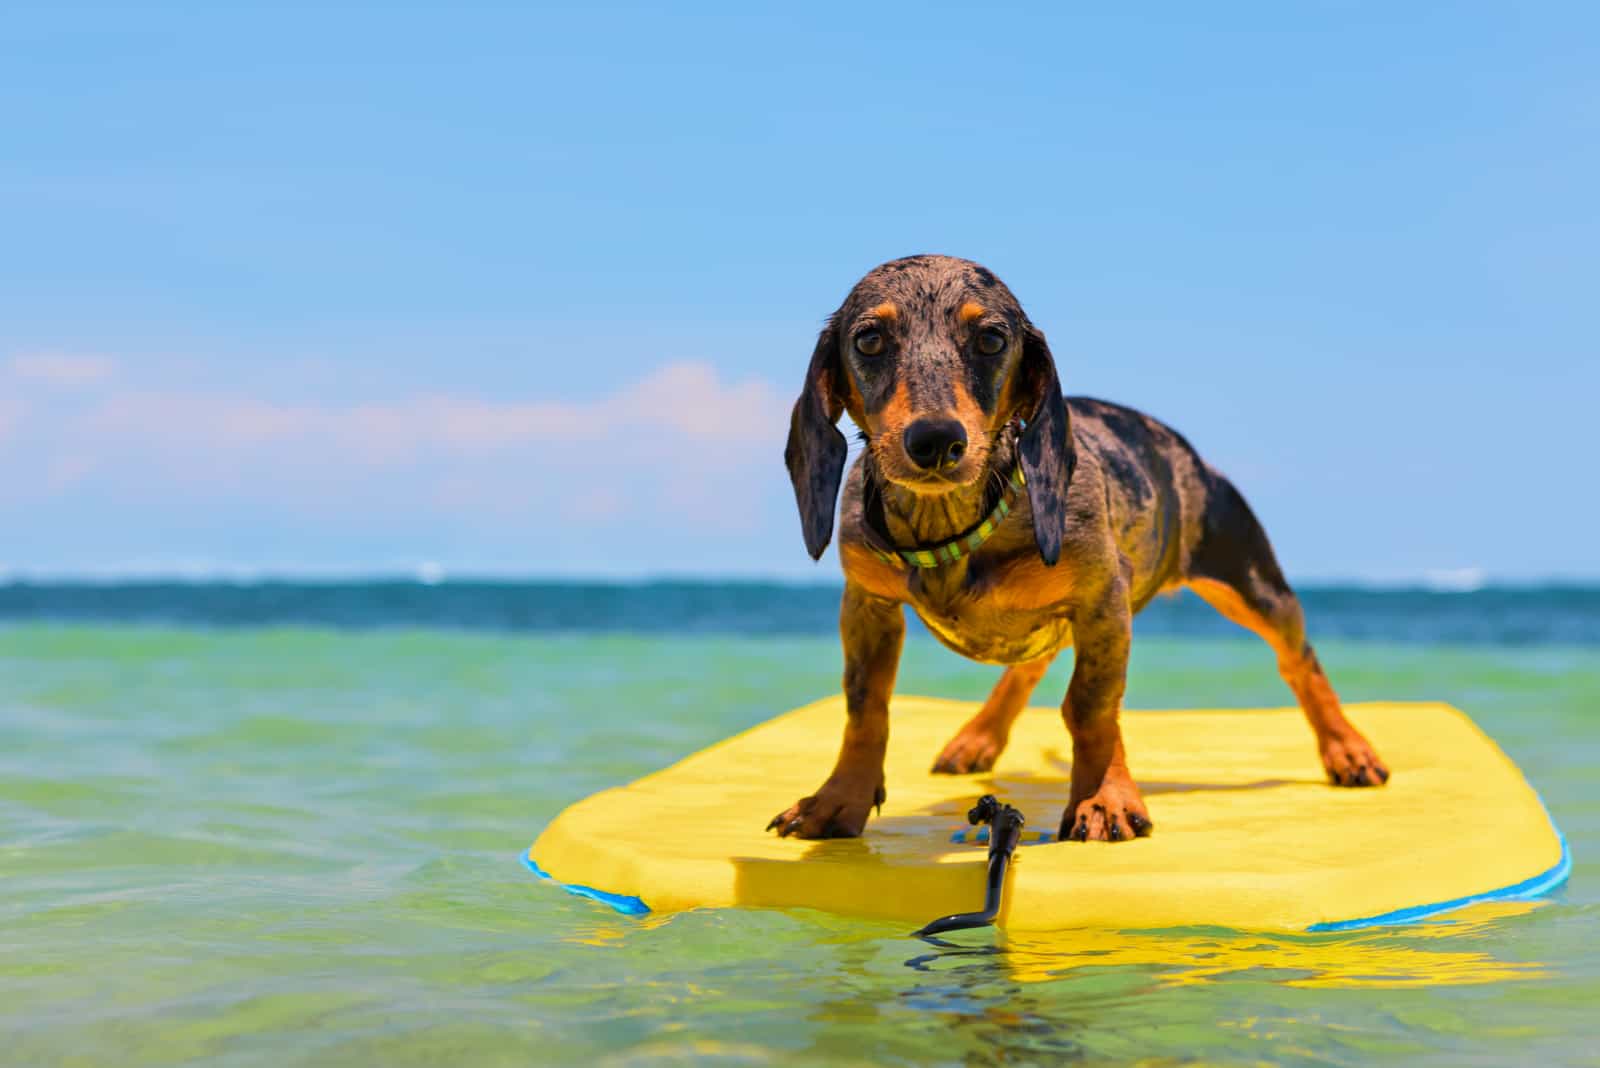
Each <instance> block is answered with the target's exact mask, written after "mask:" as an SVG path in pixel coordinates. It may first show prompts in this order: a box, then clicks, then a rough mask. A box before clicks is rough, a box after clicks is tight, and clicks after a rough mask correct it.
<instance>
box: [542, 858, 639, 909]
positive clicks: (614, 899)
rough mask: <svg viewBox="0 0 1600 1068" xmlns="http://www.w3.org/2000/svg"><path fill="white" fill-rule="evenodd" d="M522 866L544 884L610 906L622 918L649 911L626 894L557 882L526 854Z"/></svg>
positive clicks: (634, 898) (637, 899) (636, 899)
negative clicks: (620, 914)
mask: <svg viewBox="0 0 1600 1068" xmlns="http://www.w3.org/2000/svg"><path fill="white" fill-rule="evenodd" d="M522 866H523V867H525V868H527V869H528V870H529V871H531V872H533V874H535V875H537V876H538V877H539V878H541V879H543V880H544V881H545V882H547V883H550V884H552V885H554V886H559V887H561V889H563V890H565V891H566V892H567V893H569V894H575V895H577V896H578V897H586V898H588V899H589V900H590V901H598V902H600V903H601V904H602V905H610V906H611V907H612V908H614V909H616V910H617V911H618V912H620V913H622V914H623V915H624V916H643V915H645V914H646V913H648V912H649V911H650V906H649V905H646V904H645V903H644V901H643V900H642V899H640V898H637V897H630V896H629V895H627V894H613V893H611V892H610V891H609V890H596V889H595V888H594V887H592V886H583V885H582V884H580V883H563V882H559V881H557V880H556V879H555V878H554V877H553V876H552V875H551V874H550V873H549V872H547V871H545V870H544V869H543V868H541V867H539V864H538V862H537V861H535V860H534V859H533V857H532V856H531V855H530V854H528V853H523V854H522Z"/></svg>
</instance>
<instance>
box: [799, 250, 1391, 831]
mask: <svg viewBox="0 0 1600 1068" xmlns="http://www.w3.org/2000/svg"><path fill="white" fill-rule="evenodd" d="M844 413H848V414H849V415H850V418H851V420H852V422H854V423H855V425H856V426H857V427H858V428H860V430H861V432H862V434H863V437H864V439H865V441H866V448H865V450H864V452H863V454H862V455H861V457H860V459H859V460H857V462H856V463H855V464H854V465H853V466H852V467H851V469H850V471H849V474H848V477H847V478H846V476H845V470H844V469H845V460H846V456H847V443H846V441H845V438H844V435H843V434H842V433H841V432H840V431H839V429H838V426H837V423H838V420H839V418H840V416H841V415H842V414H844ZM784 458H785V460H786V462H787V464H788V468H789V473H790V476H791V479H792V481H793V483H794V491H795V499H796V503H797V504H798V507H799V511H800V519H801V527H802V531H803V533H804V536H805V543H806V548H807V550H808V551H809V552H810V553H811V555H812V556H813V557H814V558H815V557H820V556H821V555H822V552H823V550H824V549H825V548H827V545H828V542H829V540H830V538H831V537H832V534H833V530H834V519H835V504H836V502H838V501H841V498H840V494H839V488H840V482H841V480H843V481H844V493H843V497H842V503H840V507H839V508H838V513H839V515H838V518H839V524H838V529H839V555H840V560H841V563H842V565H843V569H844V575H845V590H844V597H843V602H842V605H841V608H840V619H839V623H840V635H841V638H842V641H843V644H844V663H845V667H844V694H845V700H846V705H847V716H846V720H845V725H844V742H843V745H842V746H841V748H840V752H839V757H838V760H837V762H836V763H835V765H834V767H833V770H832V772H831V773H830V774H829V775H828V777H827V778H826V779H825V780H824V781H823V783H822V785H821V786H820V787H819V788H818V789H817V791H816V792H815V793H814V794H811V795H810V796H808V797H803V798H801V799H800V800H799V801H797V802H796V803H795V804H794V805H792V806H790V807H789V808H788V809H786V810H784V811H783V812H780V813H779V814H778V815H777V816H775V817H774V818H773V819H772V821H771V823H770V824H768V828H769V829H771V830H776V831H777V833H778V834H780V835H784V836H789V835H793V836H797V837H800V838H829V837H854V836H857V835H859V834H861V833H862V830H863V829H864V828H865V826H866V823H867V818H868V815H869V813H870V812H871V810H872V809H873V808H874V806H881V805H882V803H883V802H884V800H885V794H884V786H883V761H884V753H885V747H886V745H887V742H888V723H889V698H890V694H891V692H892V691H893V689H894V680H895V670H896V667H897V665H898V663H899V659H900V647H901V642H902V639H903V636H904V633H905V619H904V616H903V614H902V613H903V609H904V607H905V606H907V605H909V606H910V607H911V608H912V609H913V610H914V611H915V612H916V613H917V615H918V616H919V617H920V618H921V619H922V621H923V622H924V623H925V624H927V626H928V629H929V630H931V631H932V632H933V633H934V634H935V635H936V636H937V637H938V638H939V640H940V641H942V642H943V643H944V644H945V645H947V646H949V647H950V648H951V649H953V650H955V651H956V652H958V653H961V654H962V655H964V656H967V657H970V658H972V659H974V660H979V661H984V662H987V663H993V664H1000V665H1004V667H1005V671H1004V673H1003V674H1002V675H1001V678H1000V681H999V683H998V684H997V685H996V687H995V689H994V692H993V693H991V694H990V696H989V699H988V700H987V701H986V702H985V703H984V705H983V707H982V709H981V710H980V711H979V712H978V713H977V715H975V716H974V717H973V718H972V719H971V720H970V721H969V722H968V723H967V724H966V725H965V726H963V727H962V728H961V730H960V731H959V732H957V734H956V736H955V737H954V738H952V739H951V740H950V742H949V744H947V745H946V746H945V747H944V750H943V751H942V752H941V753H939V754H938V755H937V756H936V758H935V760H934V763H933V770H934V771H935V772H938V773H945V774H953V775H960V774H967V773H970V772H979V771H986V770H988V769H989V768H991V767H992V766H993V764H994V761H995V758H996V757H998V756H999V755H1000V752H1001V751H1002V750H1003V749H1004V748H1005V744H1006V738H1007V735H1008V733H1009V731H1010V728H1011V724H1012V723H1013V722H1014V721H1015V720H1016V718H1017V715H1018V714H1019V713H1020V712H1021V711H1022V709H1023V707H1024V706H1025V705H1026V704H1027V701H1028V698H1029V696H1030V694H1031V693H1032V691H1033V689H1034V687H1035V686H1036V685H1037V683H1038V682H1039V680H1040V679H1041V678H1042V677H1043V675H1044V673H1045V671H1046V669H1047V668H1048V667H1049V665H1050V662H1051V660H1052V659H1053V658H1054V657H1055V655H1056V654H1057V653H1059V652H1060V651H1061V650H1062V649H1064V648H1067V647H1068V646H1072V647H1074V648H1075V651H1076V652H1075V657H1074V663H1073V670H1072V678H1071V681H1070V683H1069V684H1068V686H1067V692H1066V695H1065V697H1064V699H1063V700H1062V703H1061V716H1062V719H1063V720H1064V721H1065V724H1066V728H1067V731H1068V732H1069V734H1070V735H1071V738H1072V778H1071V787H1070V792H1069V795H1068V798H1067V802H1066V808H1065V809H1064V811H1063V812H1062V817H1061V828H1060V837H1061V839H1062V840H1063V841H1079V842H1082V841H1091V840H1093V841H1109V842H1118V841H1127V840H1129V839H1132V838H1136V837H1142V836H1144V835H1148V834H1149V833H1150V832H1151V830H1152V828H1153V826H1154V824H1153V821H1152V819H1151V816H1150V812H1149V810H1148V809H1147V808H1146V806H1145V802H1144V799H1143V797H1142V796H1141V795H1140V792H1139V788H1138V786H1137V785H1136V784H1135V782H1134V780H1133V777H1132V775H1131V774H1130V772H1129V770H1128V762H1127V756H1126V754H1125V753H1124V751H1123V745H1122V735H1121V731H1120V729H1119V726H1118V713H1119V711H1120V709H1121V703H1122V694H1123V689H1124V686H1125V682H1126V676H1127V668H1128V649H1129V643H1130V640H1131V637H1132V620H1133V616H1134V614H1135V613H1137V612H1138V611H1139V610H1140V609H1141V608H1143V607H1144V606H1145V605H1146V604H1148V603H1149V602H1150V600H1151V599H1152V598H1153V597H1155V595H1156V594H1158V593H1160V592H1162V591H1164V590H1172V589H1176V588H1178V587H1181V586H1187V587H1188V588H1189V589H1191V590H1193V591H1194V592H1195V593H1197V594H1199V595H1200V596H1201V597H1202V598H1204V599H1205V600H1206V601H1207V602H1209V603H1210V604H1211V605H1212V606H1213V607H1215V608H1216V609H1217V611H1219V612H1220V613H1222V615H1224V616H1225V617H1227V618H1228V619H1230V620H1232V621H1233V622H1235V623H1238V624H1239V625H1241V626H1244V627H1246V628H1248V629H1250V630H1252V631H1254V632H1255V633H1256V634H1258V635H1260V636H1261V637H1262V638H1263V639H1265V640H1266V642H1267V643H1268V644H1269V645H1270V646H1271V647H1272V649H1273V651H1274V652H1275V653H1276V654H1277V659H1278V670H1279V673H1280V674H1281V675H1282V676H1283V679H1284V681H1285V682H1287V683H1288V685H1289V688H1290V689H1291V690H1292V691H1293V692H1294V695H1295V697H1296V699H1297V700H1298V701H1299V704H1300V707H1301V709H1302V710H1304V712H1305V716H1306V720H1307V722H1308V723H1309V724H1310V726H1311V730H1312V732H1313V734H1314V735H1315V738H1316V743H1317V747H1318V750H1319V752H1320V754H1321V758H1322V765H1323V767H1324V769H1325V770H1326V772H1327V775H1328V778H1329V779H1330V781H1332V782H1333V783H1335V784H1337V785H1340V786H1379V785H1381V784H1382V783H1384V782H1385V781H1387V780H1388V777H1389V771H1388V769H1387V768H1386V767H1385V766H1384V764H1383V762H1382V761H1381V760H1380V759H1379V758H1378V754H1377V753H1376V752H1375V751H1374V750H1373V748H1372V746H1371V745H1369V744H1368V743H1367V740H1366V739H1365V738H1364V737H1362V735H1361V734H1360V733H1359V732H1358V731H1357V730H1356V729H1355V728H1354V727H1353V726H1351V724H1350V723H1349V721H1348V720H1346V719H1345V716H1344V713H1343V712H1342V710H1341V709H1340V706H1339V699H1338V697H1337V695H1336V694H1335V693H1334V690H1333V687H1332V685H1331V684H1330V683H1329V682H1328V678H1327V676H1326V675H1325V674H1324V673H1323V671H1322V667H1321V665H1320V664H1318V662H1317V657H1316V654H1315V652H1313V651H1312V648H1311V645H1310V643H1309V642H1307V640H1306V636H1305V624H1304V619H1303V616H1302V613H1301V609H1300V604H1299V601H1298V600H1297V599H1296V597H1295V595H1294V592H1293V591H1292V590H1291V589H1290V588H1289V585H1288V583H1287V582H1286V581H1284V577H1283V573H1282V571H1281V570H1280V569H1279V567H1278V563H1277V561H1276V559H1274V557H1273V553H1272V547H1271V545H1270V544H1269V543H1268V541H1267V537H1266V534H1265V533H1264V532H1263V531H1262V529H1261V525H1260V524H1259V523H1258V522H1257V521H1256V518H1255V516H1254V515H1253V514H1252V513H1251V511H1250V508H1249V506H1248V505H1247V504H1246V503H1245V501H1244V498H1243V497H1242V496H1241V495H1240V494H1239V491H1238V490H1236V489H1235V488H1234V487H1233V485H1232V483H1230V482H1229V481H1228V480H1227V479H1226V478H1224V477H1223V476H1222V475H1221V474H1220V473H1218V472H1217V471H1216V470H1215V469H1214V468H1212V467H1211V466H1210V465H1208V464H1207V463H1206V462H1205V461H1204V460H1202V459H1201V458H1200V457H1199V455H1198V454H1197V453H1196V452H1195V451H1194V449H1193V448H1191V447H1190V445H1189V443H1188V442H1187V441H1185V440H1184V439H1183V437H1182V436H1181V435H1179V434H1178V433H1177V432H1176V431H1175V430H1172V429H1171V428H1170V427H1167V426H1165V425H1164V424H1162V423H1160V422H1157V421H1156V420H1155V419H1152V418H1150V417H1149V416H1147V415H1143V414H1141V413H1140V412H1137V411H1134V410H1133V409H1131V408H1125V407H1122V406H1120V405H1116V404H1109V403H1106V402H1104V401H1098V400H1091V399H1088V398H1084V397H1070V398H1069V397H1063V396H1062V393H1061V386H1060V383H1059V380H1058V377H1057V372H1056V364H1055V360H1054V358H1053V357H1052V356H1051V353H1050V347H1049V345H1048V344H1046V342H1045V337H1044V334H1043V333H1042V332H1040V331H1039V329H1038V328H1036V327H1035V326H1034V325H1033V323H1032V322H1030V321H1029V319H1028V317H1027V315H1026V314H1025V313H1024V312H1023V310H1022V306H1021V305H1020V304H1019V303H1018V302H1017V300H1016V298H1015V297H1014V296H1012V294H1011V291H1010V290H1009V289H1008V288H1006V286H1005V285H1004V283H1002V282H1001V281H1000V280H999V279H998V278H996V277H995V276H994V275H993V274H992V273H990V272H989V271H988V270H986V269H984V268H983V267H980V266H978V265H977V264H975V263H971V262H969V261H966V260H960V259H954V258H951V257H947V256H911V257H907V258H905V259H899V260H894V261H892V262H889V263H885V264H883V265H882V266H880V267H877V268H875V269H874V270H872V271H871V272H869V273H868V274H867V275H866V276H865V277H864V278H862V279H861V281H860V282H858V283H857V284H856V285H855V287H854V288H853V289H852V290H851V291H850V294H849V296H847V297H846V298H845V301H844V303H843V304H842V305H840V307H839V309H838V310H837V311H835V312H834V313H833V315H831V316H830V317H829V318H828V320H827V324H826V325H825V326H824V327H823V329H822V333H821V335H820V336H819V337H818V339H817V344H816V348H815V350H814V351H813V353H812V355H811V362H810V365H809V366H808V367H807V369H806V378H805V384H804V386H803V388H802V390H801V393H800V397H799V399H798V400H797V401H796V402H795V405H794V412H793V415H792V417H791V421H790V429H789V440H788V446H787V448H786V450H785V454H784ZM1017 465H1020V466H1021V468H1022V471H1023V473H1024V475H1025V476H1026V492H1025V494H1023V495H1020V496H1019V498H1018V502H1017V505H1018V506H1017V507H1016V509H1015V510H1014V511H1013V512H1012V513H1011V515H1010V516H1009V517H1008V518H1007V519H1006V520H1005V521H1004V522H1003V523H1001V524H1000V526H999V527H998V528H997V529H996V530H995V532H994V534H993V536H992V537H990V538H989V540H987V541H985V542H984V543H983V544H982V545H981V547H979V548H978V549H977V550H975V551H972V552H970V553H965V554H963V555H962V556H961V558H960V559H959V560H956V561H954V562H948V563H943V564H941V566H939V567H936V568H918V567H913V566H909V565H906V564H903V563H901V562H899V561H898V560H896V561H895V562H893V563H888V562H885V561H884V560H883V559H882V558H881V557H880V556H879V552H881V551H882V550H883V549H884V548H889V549H891V550H892V549H893V548H916V547H927V546H930V545H937V544H940V543H944V542H948V541H950V540H951V539H954V538H957V537H959V536H964V535H966V534H967V533H968V532H969V531H971V530H972V529H973V528H975V527H977V526H978V525H979V523H980V522H981V521H982V520H983V519H984V517H985V516H987V515H988V514H989V512H990V510H991V509H992V508H993V507H994V506H995V503H996V501H997V500H998V498H999V495H1000V494H1001V493H1002V492H1003V491H1004V488H1005V485H1006V480H1007V478H1008V477H1009V476H1010V473H1011V471H1012V470H1013V468H1014V467H1016V466H1017Z"/></svg>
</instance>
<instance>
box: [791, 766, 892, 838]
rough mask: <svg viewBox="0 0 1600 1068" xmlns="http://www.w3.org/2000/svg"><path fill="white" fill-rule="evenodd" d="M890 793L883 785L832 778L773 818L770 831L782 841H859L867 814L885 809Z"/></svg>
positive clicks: (880, 782) (865, 823)
mask: <svg viewBox="0 0 1600 1068" xmlns="http://www.w3.org/2000/svg"><path fill="white" fill-rule="evenodd" d="M885 797H887V794H886V793H885V792H884V789H883V783H882V781H879V782H878V783H877V784H876V785H867V784H865V783H864V782H862V781H860V780H850V779H838V778H830V779H829V780H828V781H827V782H825V783H823V784H822V788H821V789H820V790H818V791H817V792H816V793H815V794H813V795H811V796H810V797H802V798H801V799H800V800H799V801H796V802H795V803H794V804H793V805H790V806H789V807H788V808H786V809H784V810H783V811H782V812H780V813H778V814H777V815H776V816H774V817H772V822H771V823H768V824H767V830H769V831H773V830H775V831H777V832H778V836H779V837H781V838H788V837H789V836H791V835H793V836H794V837H796V838H859V837H860V836H861V832H862V831H863V830H864V829H865V828H866V826H867V814H868V813H869V812H871V811H872V809H873V807H874V806H876V807H878V808H882V806H883V802H884V799H885Z"/></svg>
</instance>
